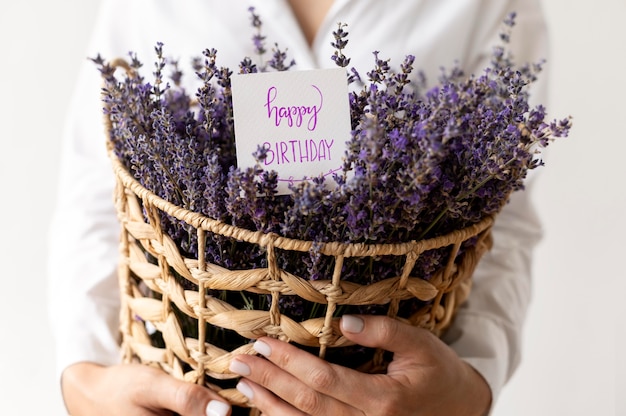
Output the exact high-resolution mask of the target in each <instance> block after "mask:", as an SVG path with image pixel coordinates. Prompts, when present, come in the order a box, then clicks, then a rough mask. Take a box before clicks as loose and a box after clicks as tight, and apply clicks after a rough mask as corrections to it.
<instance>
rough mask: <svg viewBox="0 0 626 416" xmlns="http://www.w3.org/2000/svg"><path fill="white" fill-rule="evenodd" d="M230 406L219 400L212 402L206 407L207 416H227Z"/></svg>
mask: <svg viewBox="0 0 626 416" xmlns="http://www.w3.org/2000/svg"><path fill="white" fill-rule="evenodd" d="M229 410H230V406H229V405H228V404H226V403H224V402H220V401H219V400H211V401H210V402H209V404H208V405H207V407H206V416H226V415H227V414H228V411H229Z"/></svg>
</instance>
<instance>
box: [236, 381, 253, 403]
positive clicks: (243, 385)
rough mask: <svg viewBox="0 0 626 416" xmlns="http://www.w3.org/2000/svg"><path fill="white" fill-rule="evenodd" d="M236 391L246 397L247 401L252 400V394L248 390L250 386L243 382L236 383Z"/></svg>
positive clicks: (250, 390)
mask: <svg viewBox="0 0 626 416" xmlns="http://www.w3.org/2000/svg"><path fill="white" fill-rule="evenodd" d="M237 390H239V392H240V393H241V394H243V395H244V396H246V397H247V398H248V400H252V399H253V398H254V392H253V391H252V389H251V388H250V385H249V384H248V383H246V382H245V381H243V380H242V381H240V382H239V383H237Z"/></svg>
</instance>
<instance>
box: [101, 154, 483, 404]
mask: <svg viewBox="0 0 626 416" xmlns="http://www.w3.org/2000/svg"><path fill="white" fill-rule="evenodd" d="M109 156H110V158H111V160H112V163H113V168H114V172H115V176H116V180H117V186H116V191H115V205H116V210H117V213H118V217H119V220H120V222H121V224H122V233H121V239H120V241H121V242H120V254H121V260H120V265H119V285H120V290H121V299H122V309H121V315H120V317H121V323H120V329H121V333H122V352H123V355H124V360H125V361H126V362H136V361H138V362H141V363H144V364H147V365H152V366H156V367H159V368H161V369H163V370H164V371H166V372H167V373H169V374H171V375H173V376H175V377H177V378H179V379H182V380H186V381H189V382H193V383H198V384H203V385H206V386H208V387H210V388H212V389H214V390H215V391H217V392H218V393H219V394H220V395H221V396H223V397H224V398H226V399H227V400H228V401H229V402H230V403H232V404H235V405H238V406H244V407H251V404H250V403H248V402H247V399H246V398H245V397H244V396H243V395H242V394H241V393H239V392H238V391H237V390H236V389H234V388H221V387H219V386H216V385H214V384H212V383H210V382H208V381H207V377H205V376H209V377H212V378H213V379H217V380H224V379H234V378H236V377H237V376H236V375H235V374H232V373H231V372H230V371H229V370H228V366H229V363H230V361H231V358H232V357H233V356H234V355H237V354H254V351H253V350H252V345H251V344H250V343H247V344H244V345H241V346H240V347H238V348H236V349H234V350H233V351H226V350H224V349H222V348H219V347H217V346H215V345H213V344H212V343H211V339H210V337H209V336H208V334H207V324H208V325H213V326H216V327H221V328H225V329H228V330H232V331H236V332H237V333H239V334H240V335H242V336H243V337H245V338H248V339H256V338H259V337H261V336H265V335H269V336H273V337H277V338H279V339H283V340H287V341H291V342H295V343H297V344H300V345H304V346H310V347H317V348H319V355H320V356H322V357H323V356H324V354H325V351H326V349H327V348H329V347H342V346H347V345H351V344H350V343H349V341H348V340H347V339H345V338H344V337H342V335H341V332H340V331H339V328H338V318H334V317H333V314H334V313H335V311H336V308H337V307H338V306H339V305H371V304H389V312H388V315H389V316H393V317H396V314H397V312H398V305H399V303H400V301H401V300H406V299H410V298H418V299H420V300H422V301H425V302H428V303H427V305H426V306H424V307H423V308H422V309H420V310H419V311H418V312H416V313H414V314H413V315H412V316H410V317H409V318H408V319H403V320H405V321H407V322H409V323H411V324H412V325H416V326H420V327H423V328H427V329H428V330H430V331H432V332H433V333H435V334H436V335H438V336H439V335H441V333H442V332H443V331H444V330H445V329H446V328H447V327H448V326H449V324H450V322H451V320H452V317H453V315H454V313H455V311H456V309H457V307H458V306H459V305H460V304H461V303H462V302H463V301H464V300H465V299H466V298H467V296H468V294H469V290H470V287H471V275H472V273H473V271H474V268H475V267H476V264H477V263H478V261H479V259H480V257H481V256H482V254H483V253H484V252H485V251H486V250H488V249H489V248H490V246H491V233H490V230H491V225H492V222H493V219H492V218H491V217H488V218H485V219H484V220H482V221H481V222H480V223H478V224H475V225H473V226H471V227H468V228H466V229H462V230H458V231H455V232H452V233H450V234H448V235H445V236H441V237H437V238H432V239H428V240H422V241H412V242H408V243H403V244H376V245H365V244H347V243H326V244H324V245H323V246H322V248H321V252H322V254H324V255H327V256H333V257H334V260H335V261H334V272H333V275H332V278H331V279H330V280H315V281H311V280H309V279H307V278H303V277H300V276H295V275H294V274H291V273H289V271H287V270H281V269H280V268H279V266H278V264H277V259H276V252H275V250H276V249H280V250H295V251H300V252H308V251H309V250H310V249H311V248H312V245H313V242H311V241H301V240H295V239H288V238H284V237H281V236H279V235H276V234H264V233H261V232H253V231H250V230H245V229H242V228H238V227H235V226H231V225H228V224H225V223H223V222H220V221H216V220H213V219H210V218H207V217H205V216H202V215H200V214H197V213H194V212H191V211H188V210H185V209H183V208H180V207H178V206H175V205H173V204H171V203H169V202H167V201H165V200H163V199H161V198H159V197H157V196H156V195H155V194H154V193H152V192H150V191H149V190H147V189H146V188H144V187H142V186H141V185H140V184H139V182H137V181H136V180H135V179H134V178H133V177H132V176H131V175H130V174H129V173H128V171H127V170H126V169H125V168H124V166H123V165H122V164H121V163H120V161H119V160H118V159H117V158H116V157H115V155H114V154H113V153H112V151H110V150H109ZM160 211H161V212H160ZM163 212H165V213H167V214H169V215H171V216H173V217H175V218H177V219H179V220H181V221H184V222H185V223H187V224H189V225H190V226H192V227H193V228H194V229H195V230H196V233H197V237H198V242H199V243H198V244H199V248H198V252H199V253H200V254H199V256H198V258H185V257H183V256H182V255H181V254H180V251H179V250H178V248H177V247H176V244H175V243H174V241H173V240H172V238H170V237H169V236H168V235H167V234H165V233H164V232H163V230H162V228H161V224H160V221H159V218H160V217H161V214H162V213H163ZM146 218H147V219H146ZM207 233H213V234H218V235H222V236H225V237H229V238H232V239H235V240H240V241H245V242H248V243H252V244H257V245H258V246H260V247H262V248H264V251H265V252H266V256H267V264H268V267H267V268H257V269H250V270H227V269H225V268H222V267H220V266H217V265H215V264H210V263H208V262H207V261H205V259H204V254H203V253H204V244H205V241H206V237H207ZM474 237H477V238H478V240H477V241H478V242H477V244H476V245H475V246H474V247H473V248H470V249H468V250H467V251H465V253H464V254H463V256H461V258H462V262H460V263H458V264H457V263H455V258H456V255H457V253H458V250H459V248H460V246H461V244H462V243H463V242H464V241H466V240H467V239H470V238H474ZM441 247H451V250H450V255H449V259H448V260H447V263H446V265H445V267H442V268H441V270H439V271H438V272H437V273H436V274H435V276H434V277H432V278H431V279H430V280H428V281H426V280H424V279H421V278H420V277H416V276H411V275H410V273H411V271H412V270H413V266H414V265H415V262H416V260H417V259H418V257H419V256H420V255H421V254H422V253H424V252H425V251H427V250H432V249H436V248H441ZM146 253H149V254H150V255H151V256H152V257H153V258H155V259H156V260H157V261H156V264H154V262H150V261H148V259H147V256H146ZM382 255H392V256H403V258H404V260H403V261H404V267H403V272H402V274H401V275H400V276H397V277H393V278H388V279H385V280H382V281H380V282H377V283H374V284H371V285H359V284H356V283H351V282H347V281H342V279H341V270H342V265H343V260H344V259H345V258H346V257H351V256H360V257H367V256H382ZM174 273H176V274H177V275H178V276H179V279H178V280H177V279H176V278H174ZM180 278H183V279H186V280H188V281H190V282H192V283H193V284H194V285H197V287H198V289H197V291H193V290H185V289H184V288H183V286H181V284H180ZM192 286H193V285H192ZM193 287H195V286H193ZM145 288H149V289H150V290H151V291H152V292H153V293H157V294H159V296H156V297H155V296H154V295H153V296H146V295H145V293H146V290H145ZM211 289H213V290H228V291H244V290H245V291H248V292H252V293H257V294H268V295H270V297H271V303H270V307H269V310H268V311H265V310H238V309H236V308H235V307H233V306H232V305H230V304H229V303H227V302H225V301H222V300H220V299H218V298H215V297H213V296H209V295H208V294H207V292H208V291H209V290H211ZM281 295H297V296H299V297H301V298H304V299H306V300H307V301H311V302H316V303H319V304H321V305H323V306H324V307H325V308H326V313H325V316H324V317H322V318H316V319H309V320H306V321H304V322H295V321H294V320H292V319H290V318H289V317H287V316H282V315H281V313H280V311H279V308H278V300H279V298H280V296H281ZM181 313H182V314H185V315H187V316H188V317H189V318H191V319H192V320H194V322H195V321H197V332H198V338H197V339H191V338H185V336H184V335H183V331H182V329H181V328H182V325H181V322H180V319H179V317H180V314H181ZM398 319H401V318H398ZM145 322H150V323H151V324H152V325H153V326H154V327H155V328H156V330H157V331H159V332H160V333H161V334H162V338H163V341H164V343H165V347H164V348H159V347H155V346H153V345H152V343H151V339H150V336H149V334H148V332H147V330H146V325H145ZM382 357H383V351H378V352H376V354H375V356H374V359H373V360H372V363H371V365H370V367H369V369H368V370H367V371H371V372H375V371H381V370H383V369H384V365H385V363H384V362H383V358H382ZM251 412H252V413H251V414H255V412H256V410H255V409H253V410H251Z"/></svg>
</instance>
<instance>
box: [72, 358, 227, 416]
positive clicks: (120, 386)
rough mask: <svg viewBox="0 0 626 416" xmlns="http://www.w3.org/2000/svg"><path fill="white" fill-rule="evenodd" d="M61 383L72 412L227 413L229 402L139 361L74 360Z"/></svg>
mask: <svg viewBox="0 0 626 416" xmlns="http://www.w3.org/2000/svg"><path fill="white" fill-rule="evenodd" d="M61 386H62V391H63V398H64V400H65V405H66V406H67V410H68V411H69V413H70V414H71V415H73V416H81V415H88V416H97V415H106V416H109V415H133V416H155V415H172V414H173V413H174V412H175V413H177V414H179V415H182V416H227V415H230V406H229V405H228V404H227V403H226V401H225V400H224V399H223V398H221V397H220V396H219V395H218V394H217V393H215V392H213V391H211V390H209V389H207V388H205V387H202V386H199V385H197V384H192V383H187V382H184V381H181V380H177V379H175V378H174V377H172V376H170V375H168V374H166V373H165V372H163V371H161V370H158V369H156V368H152V367H148V366H143V365H139V364H122V365H115V366H110V367H104V366H101V365H98V364H95V363H89V362H81V363H77V364H73V365H71V366H70V367H68V368H67V369H66V370H65V371H64V373H63V377H62V380H61Z"/></svg>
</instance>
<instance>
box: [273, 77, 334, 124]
mask: <svg viewBox="0 0 626 416" xmlns="http://www.w3.org/2000/svg"><path fill="white" fill-rule="evenodd" d="M311 87H313V89H314V90H315V91H316V92H317V95H318V96H319V103H318V104H315V105H282V106H281V105H276V104H274V101H276V99H277V97H278V89H277V88H276V87H274V86H272V87H270V88H269V89H268V90H267V97H266V102H265V105H264V106H265V107H266V108H267V118H269V119H271V120H273V121H274V125H275V126H276V127H278V126H280V125H281V123H282V122H283V120H286V123H287V125H288V126H289V127H302V125H303V124H304V123H305V121H306V128H307V130H309V131H314V130H315V128H316V127H317V115H318V114H319V112H320V111H321V110H322V106H323V104H324V96H323V94H322V91H321V90H320V89H319V88H318V87H317V86H315V85H311Z"/></svg>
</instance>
